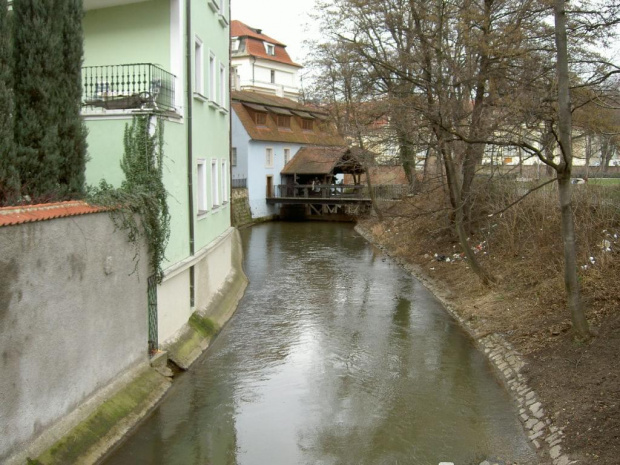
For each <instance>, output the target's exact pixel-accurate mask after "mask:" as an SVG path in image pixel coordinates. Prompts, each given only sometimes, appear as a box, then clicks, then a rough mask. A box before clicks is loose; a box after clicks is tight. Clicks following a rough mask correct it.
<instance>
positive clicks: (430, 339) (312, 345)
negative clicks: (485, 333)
mask: <svg viewBox="0 0 620 465" xmlns="http://www.w3.org/2000/svg"><path fill="white" fill-rule="evenodd" d="M242 237H243V243H244V250H245V270H246V273H247V274H248V277H249V278H250V281H251V282H250V285H249V287H248V289H247V291H246V294H245V296H244V298H243V299H242V301H241V303H240V305H239V309H238V310H237V313H236V314H235V316H234V317H233V318H232V320H231V321H230V322H229V324H228V325H227V326H226V327H225V328H224V329H223V331H222V332H221V334H220V335H219V336H218V338H217V339H216V341H215V342H214V344H213V345H212V346H211V348H210V349H209V350H208V351H207V352H206V353H205V354H203V356H202V357H201V358H200V359H199V360H198V361H197V362H196V363H195V364H194V365H193V366H192V368H191V369H190V370H189V371H188V372H187V373H184V374H183V375H181V376H180V377H179V379H177V380H176V381H175V383H174V385H173V387H172V388H171V390H170V393H169V394H168V395H167V397H166V398H165V400H164V401H163V402H162V403H161V405H160V406H159V407H158V408H157V409H156V410H155V411H154V413H153V414H152V415H151V416H150V417H149V418H148V419H147V420H146V421H145V422H144V423H143V424H142V425H141V426H140V428H139V429H138V430H137V431H136V432H135V434H133V435H132V436H131V437H130V438H129V439H128V440H127V441H126V442H125V443H124V444H123V445H122V446H121V447H120V448H119V449H118V450H116V451H115V452H114V453H113V454H112V455H111V456H110V457H109V458H108V460H107V462H106V463H110V464H132V465H133V464H183V465H191V464H201V465H207V464H212V465H220V464H237V465H278V464H282V465H295V464H322V465H328V464H329V465H332V464H334V465H336V464H339V465H340V464H351V465H353V464H355V465H358V464H373V465H374V464H415V465H418V464H419V465H425V464H433V465H436V464H437V463H438V462H440V461H453V462H455V464H456V465H461V464H476V465H477V464H478V463H480V462H481V461H482V460H484V459H486V458H490V457H491V458H498V459H502V460H505V461H511V462H513V461H514V462H518V463H521V464H526V463H527V464H529V463H536V460H535V456H534V454H533V453H532V451H531V449H530V447H529V446H528V443H527V441H526V438H525V435H524V433H523V431H522V429H521V426H520V424H519V422H518V421H517V418H516V413H515V411H514V409H513V407H512V404H511V403H510V400H509V398H508V396H507V394H506V392H505V391H504V390H503V389H502V388H501V387H500V385H499V384H498V382H497V381H496V379H495V378H494V376H493V374H492V372H491V369H490V367H489V365H488V364H487V362H486V360H485V358H484V357H483V356H482V354H481V353H479V352H478V351H477V350H475V348H474V345H473V342H472V341H471V340H470V339H469V337H468V336H467V335H466V334H464V332H463V331H462V330H461V329H460V327H459V326H458V325H457V324H456V323H455V321H454V320H453V319H452V318H451V317H450V316H449V315H448V314H447V313H446V312H445V311H444V309H443V308H442V307H441V305H440V304H439V303H438V302H437V300H435V298H434V297H433V296H432V295H431V294H430V293H429V292H428V291H427V290H426V289H425V288H424V287H423V286H422V285H421V284H420V283H419V282H418V281H416V280H415V279H413V278H412V277H411V276H409V275H408V274H407V273H405V272H404V271H403V270H402V269H401V268H399V267H398V266H397V265H396V264H394V263H393V262H392V261H391V260H390V259H388V258H386V257H384V256H383V255H382V254H381V252H380V251H378V250H377V249H375V248H373V247H371V246H369V245H368V244H367V243H366V242H365V241H364V240H363V239H362V238H361V237H359V236H358V235H357V234H356V233H355V232H354V231H353V229H352V227H351V226H349V225H343V224H326V223H269V224H264V225H259V226H256V227H253V228H251V229H247V230H244V231H242Z"/></svg>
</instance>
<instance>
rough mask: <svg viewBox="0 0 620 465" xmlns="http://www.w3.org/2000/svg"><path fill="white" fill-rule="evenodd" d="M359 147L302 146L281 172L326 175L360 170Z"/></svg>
mask: <svg viewBox="0 0 620 465" xmlns="http://www.w3.org/2000/svg"><path fill="white" fill-rule="evenodd" d="M358 155H359V149H356V148H355V147H354V148H348V147H321V146H311V147H302V148H301V149H299V151H298V152H297V153H296V154H295V156H294V157H293V158H292V159H291V160H290V161H289V162H288V163H287V164H286V165H285V166H284V168H283V169H282V171H281V172H280V173H281V174H289V175H290V174H304V175H308V174H310V175H326V174H332V173H338V172H343V171H346V172H360V171H361V170H362V169H363V168H362V166H361V165H360V163H359V161H358Z"/></svg>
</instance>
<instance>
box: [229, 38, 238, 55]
mask: <svg viewBox="0 0 620 465" xmlns="http://www.w3.org/2000/svg"><path fill="white" fill-rule="evenodd" d="M230 50H231V51H233V52H237V51H239V39H237V38H236V37H234V38H232V39H230Z"/></svg>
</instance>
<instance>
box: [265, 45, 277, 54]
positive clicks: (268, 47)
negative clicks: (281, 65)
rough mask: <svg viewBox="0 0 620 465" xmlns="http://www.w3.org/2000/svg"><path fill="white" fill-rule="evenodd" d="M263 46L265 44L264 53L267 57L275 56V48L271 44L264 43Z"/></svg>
mask: <svg viewBox="0 0 620 465" xmlns="http://www.w3.org/2000/svg"><path fill="white" fill-rule="evenodd" d="M264 44H265V52H267V55H271V56H275V54H276V46H275V45H273V44H268V43H267V42H264Z"/></svg>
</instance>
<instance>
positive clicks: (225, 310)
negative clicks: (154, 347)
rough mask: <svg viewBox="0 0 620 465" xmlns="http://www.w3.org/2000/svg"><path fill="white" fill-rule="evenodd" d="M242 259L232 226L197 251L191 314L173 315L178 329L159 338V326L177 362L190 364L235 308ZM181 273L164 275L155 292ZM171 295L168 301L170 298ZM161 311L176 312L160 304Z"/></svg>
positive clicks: (243, 282)
mask: <svg viewBox="0 0 620 465" xmlns="http://www.w3.org/2000/svg"><path fill="white" fill-rule="evenodd" d="M242 259H243V249H242V246H241V237H240V235H239V231H237V230H236V229H235V228H229V229H228V230H227V231H226V232H225V233H224V234H222V235H220V236H219V237H218V238H217V240H215V241H213V242H212V243H211V244H209V245H208V246H207V247H205V248H203V249H201V250H199V251H198V252H197V254H196V256H195V258H194V259H193V261H192V264H193V265H194V270H195V278H196V282H195V299H196V301H195V307H194V308H192V311H193V313H192V315H191V318H189V317H183V318H184V319H183V318H180V317H179V318H175V319H174V323H175V324H176V325H177V327H178V330H177V331H176V332H175V333H174V334H173V335H172V336H169V337H165V338H162V331H163V329H162V328H161V326H160V345H161V347H162V348H164V349H165V350H167V351H168V355H169V357H170V359H171V360H173V361H174V362H175V363H176V364H177V365H178V366H180V367H182V368H187V367H189V366H190V365H191V364H192V362H193V361H194V360H196V358H197V357H198V356H199V355H200V354H201V353H202V352H203V351H204V350H205V349H206V348H207V347H208V345H209V342H210V340H211V337H212V336H214V335H215V333H216V332H217V331H218V330H219V329H220V328H221V327H222V326H223V325H224V324H226V322H227V321H228V319H229V318H230V317H231V316H232V314H233V313H234V311H235V310H236V308H237V303H238V302H239V300H240V299H241V297H242V296H243V292H244V291H245V287H246V285H247V282H248V280H247V277H246V276H245V273H244V272H243V265H242ZM182 275H183V272H181V273H179V274H177V275H175V274H174V273H173V274H171V275H169V276H167V277H166V278H164V283H163V284H162V286H161V288H160V291H159V294H158V295H162V291H163V290H164V289H166V286H167V283H168V282H169V281H170V280H176V279H178V278H179V277H180V276H182ZM172 297H173V296H170V299H169V301H170V302H172V301H173V299H172ZM164 311H168V312H170V315H171V316H174V315H176V312H173V311H174V308H173V307H170V308H169V309H164V308H159V312H160V315H161V314H162V312H164ZM188 320H189V321H188ZM170 321H172V320H170ZM196 323H198V325H196ZM168 329H170V328H168Z"/></svg>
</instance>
